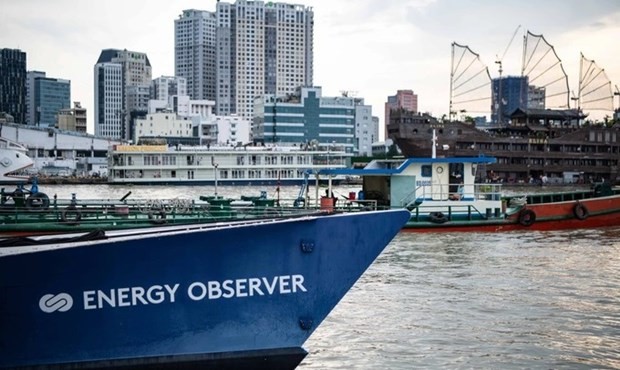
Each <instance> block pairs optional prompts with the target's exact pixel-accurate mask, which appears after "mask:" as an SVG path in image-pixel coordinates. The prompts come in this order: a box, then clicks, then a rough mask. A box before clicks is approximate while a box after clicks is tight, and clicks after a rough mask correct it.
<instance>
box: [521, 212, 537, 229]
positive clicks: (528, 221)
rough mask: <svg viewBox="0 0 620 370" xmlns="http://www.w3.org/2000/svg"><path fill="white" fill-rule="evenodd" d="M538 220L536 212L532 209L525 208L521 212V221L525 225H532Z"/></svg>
mask: <svg viewBox="0 0 620 370" xmlns="http://www.w3.org/2000/svg"><path fill="white" fill-rule="evenodd" d="M534 221H536V213H535V212H534V211H532V210H531V209H524V210H522V211H521V212H520V213H519V223H520V224H521V225H523V226H531V225H532V224H533V223H534Z"/></svg>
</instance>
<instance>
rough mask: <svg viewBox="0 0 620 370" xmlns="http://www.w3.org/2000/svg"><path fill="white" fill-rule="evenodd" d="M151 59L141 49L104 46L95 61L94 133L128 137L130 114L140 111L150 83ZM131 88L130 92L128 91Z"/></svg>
mask: <svg viewBox="0 0 620 370" xmlns="http://www.w3.org/2000/svg"><path fill="white" fill-rule="evenodd" d="M151 76H152V69H151V62H150V61H149V58H148V57H147V56H146V54H145V53H140V52H135V51H128V50H127V49H125V50H117V49H104V50H102V51H101V55H99V59H98V60H97V63H96V64H95V134H96V135H102V136H106V137H110V138H114V139H126V140H127V139H130V135H131V132H132V131H133V130H131V127H130V123H131V116H132V114H134V113H135V112H137V111H143V110H144V109H145V108H144V106H143V105H144V104H143V103H144V100H145V99H144V97H145V96H147V97H148V95H149V94H145V93H144V91H145V89H146V90H148V89H149V88H150V84H151ZM129 87H134V88H133V89H132V94H131V96H130V95H129V94H128V92H129Z"/></svg>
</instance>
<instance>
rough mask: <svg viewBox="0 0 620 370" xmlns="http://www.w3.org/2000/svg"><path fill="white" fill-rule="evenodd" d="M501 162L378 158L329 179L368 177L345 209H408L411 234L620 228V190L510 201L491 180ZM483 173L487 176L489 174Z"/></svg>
mask: <svg viewBox="0 0 620 370" xmlns="http://www.w3.org/2000/svg"><path fill="white" fill-rule="evenodd" d="M495 162H496V159H495V158H493V157H485V156H479V157H459V158H436V157H435V158H433V157H431V158H409V159H398V160H374V161H372V162H370V163H369V164H368V165H367V166H366V167H365V168H363V169H358V170H356V169H345V170H338V169H326V170H324V171H322V175H324V176H330V175H335V174H338V175H345V174H346V175H356V176H361V177H362V179H363V185H362V191H361V192H360V193H359V195H361V196H358V197H357V198H355V199H353V198H351V199H348V200H343V201H341V202H340V203H341V206H340V208H339V209H340V210H346V209H357V208H360V207H361V208H371V209H399V208H400V209H403V208H404V209H407V210H409V212H410V215H411V217H410V220H409V221H408V222H407V224H406V225H405V226H404V228H403V230H404V231H416V232H455V231H459V232H462V231H473V232H497V231H515V230H562V229H577V228H592V227H604V226H615V225H619V224H620V189H618V188H614V187H612V186H611V184H609V183H599V184H595V185H594V186H592V188H590V189H584V190H575V191H564V192H550V193H544V192H538V193H533V194H529V195H523V196H504V195H503V193H502V183H498V182H494V179H492V178H488V177H486V176H485V175H484V173H485V172H486V171H484V170H483V169H484V168H485V167H486V166H488V165H491V164H493V163H495ZM481 169H482V171H481Z"/></svg>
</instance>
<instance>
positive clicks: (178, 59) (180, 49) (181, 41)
mask: <svg viewBox="0 0 620 370" xmlns="http://www.w3.org/2000/svg"><path fill="white" fill-rule="evenodd" d="M216 25H217V20H216V15H215V13H213V12H209V11H205V10H196V9H188V10H184V11H183V13H181V15H180V17H179V19H176V20H175V21H174V74H175V76H177V77H182V78H184V79H185V80H186V83H187V93H186V94H182V95H189V96H190V97H191V98H192V99H196V100H215V85H216V80H215V79H216V68H215V54H216V52H217V46H216ZM180 95H181V94H180ZM158 99H159V100H163V99H160V98H158Z"/></svg>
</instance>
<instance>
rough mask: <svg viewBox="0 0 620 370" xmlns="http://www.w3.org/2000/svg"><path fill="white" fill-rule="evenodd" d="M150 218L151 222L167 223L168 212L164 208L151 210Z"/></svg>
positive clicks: (157, 223)
mask: <svg viewBox="0 0 620 370" xmlns="http://www.w3.org/2000/svg"><path fill="white" fill-rule="evenodd" d="M149 220H150V221H151V223H153V224H156V225H161V224H165V223H166V212H165V211H164V210H163V209H161V210H155V211H151V212H149Z"/></svg>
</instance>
